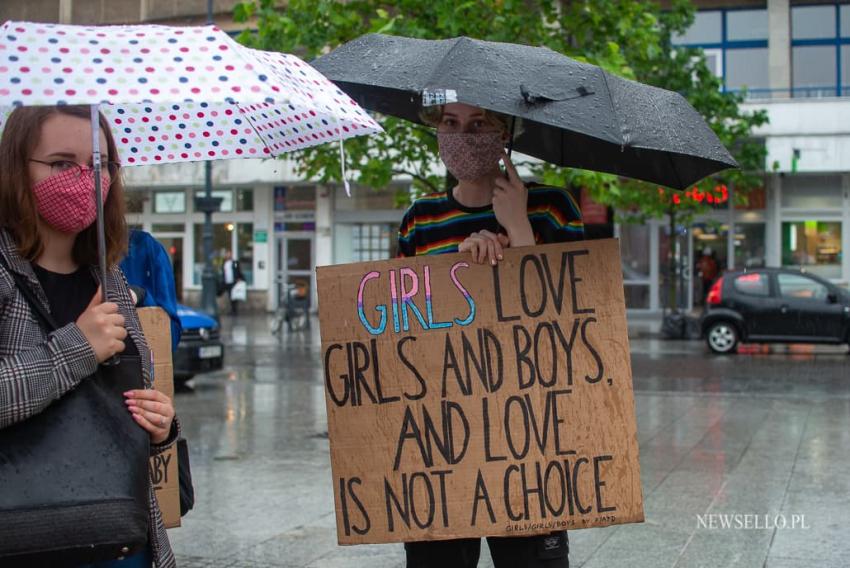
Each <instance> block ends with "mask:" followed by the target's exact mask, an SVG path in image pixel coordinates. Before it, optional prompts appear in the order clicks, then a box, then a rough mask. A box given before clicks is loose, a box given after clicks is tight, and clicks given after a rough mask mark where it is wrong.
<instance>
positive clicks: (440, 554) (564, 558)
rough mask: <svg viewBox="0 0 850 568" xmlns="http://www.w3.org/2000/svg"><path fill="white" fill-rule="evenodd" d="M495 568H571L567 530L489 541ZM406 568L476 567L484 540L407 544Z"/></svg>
mask: <svg viewBox="0 0 850 568" xmlns="http://www.w3.org/2000/svg"><path fill="white" fill-rule="evenodd" d="M487 545H488V546H489V547H490V556H491V557H492V558H493V565H494V566H495V568H569V566H570V559H569V553H570V544H569V540H568V539H567V533H566V531H562V532H556V533H552V534H546V535H538V536H525V537H504V538H503V537H494V536H491V537H489V538H487ZM404 549H405V551H406V552H407V568H475V567H476V566H478V557H479V556H480V555H481V539H480V538H471V539H458V540H434V541H427V542H408V543H405V545H404Z"/></svg>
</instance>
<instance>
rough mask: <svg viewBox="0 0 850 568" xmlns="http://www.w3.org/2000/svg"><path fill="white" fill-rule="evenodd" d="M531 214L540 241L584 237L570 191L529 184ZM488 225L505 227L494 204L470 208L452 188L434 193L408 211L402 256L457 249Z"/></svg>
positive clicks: (400, 233) (401, 233)
mask: <svg viewBox="0 0 850 568" xmlns="http://www.w3.org/2000/svg"><path fill="white" fill-rule="evenodd" d="M528 218H529V220H530V221H531V228H532V230H533V231H534V238H535V240H536V242H537V243H538V244H544V243H561V242H566V241H580V240H582V239H583V238H584V225H582V222H581V211H580V210H579V205H578V203H577V202H576V199H575V197H574V196H573V195H572V193H571V192H570V191H569V190H566V189H562V188H557V187H548V186H532V185H529V187H528ZM485 229H486V230H488V231H492V232H494V233H498V232H502V233H504V232H505V231H504V229H502V228H500V227H499V223H498V222H497V221H496V215H495V213H493V207H492V206H491V205H487V206H484V207H465V206H463V205H461V204H460V203H458V202H457V201H456V200H455V199H454V196H453V195H452V192H450V191H449V192H441V193H432V194H430V195H426V196H425V197H421V198H420V199H417V200H416V201H415V202H414V203H413V205H411V206H410V208H409V209H408V210H407V213H405V214H404V219H402V221H401V226H400V227H399V230H398V255H399V256H419V255H423V254H444V253H449V252H457V248H458V246H459V245H460V243H462V242H463V241H464V239H466V238H467V237H468V236H469V235H470V234H472V233H474V232H476V231H481V230H485Z"/></svg>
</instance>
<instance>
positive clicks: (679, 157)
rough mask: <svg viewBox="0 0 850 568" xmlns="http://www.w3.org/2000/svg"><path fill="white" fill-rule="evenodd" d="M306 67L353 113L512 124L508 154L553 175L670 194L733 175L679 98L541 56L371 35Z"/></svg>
mask: <svg viewBox="0 0 850 568" xmlns="http://www.w3.org/2000/svg"><path fill="white" fill-rule="evenodd" d="M312 65H313V66H314V67H315V68H316V69H318V70H319V71H320V72H321V73H322V74H323V75H325V76H326V77H327V78H329V79H330V80H332V81H333V82H335V83H336V84H337V85H339V87H340V88H341V89H342V90H343V91H345V92H346V93H347V94H348V95H350V96H351V97H352V98H354V99H355V100H356V101H357V102H358V103H360V105H361V106H363V107H365V108H367V109H369V110H373V111H376V112H380V113H383V114H388V115H393V116H397V117H400V118H404V119H407V120H411V121H416V122H421V119H420V118H419V111H420V105H421V103H422V101H423V99H425V100H426V101H427V102H430V103H440V102H443V101H445V102H461V103H466V104H470V105H474V106H477V107H481V108H485V109H489V110H493V111H496V112H500V113H504V114H507V115H512V116H515V117H520V118H522V121H523V123H522V124H523V131H522V133H521V134H520V136H519V137H518V138H517V139H516V141H515V142H514V148H515V149H516V150H517V151H519V152H522V153H524V154H527V155H530V156H534V157H537V158H540V159H542V160H545V161H547V162H550V163H553V164H556V165H560V166H569V167H574V168H582V169H587V170H595V171H600V172H610V173H613V174H617V175H621V176H626V177H630V178H636V179H641V180H645V181H649V182H652V183H657V184H660V185H664V186H668V187H673V188H676V189H685V188H687V187H689V186H691V185H692V184H693V183H695V182H697V181H699V180H701V179H702V178H704V177H706V176H708V175H710V174H712V173H714V172H718V171H720V170H724V169H727V168H732V167H737V163H736V162H735V160H734V159H733V158H732V156H731V155H730V154H729V152H728V151H727V150H726V148H724V147H723V145H722V144H721V143H720V140H718V138H717V136H716V135H715V134H714V132H713V131H712V130H711V128H709V126H708V125H707V124H706V123H705V121H704V120H703V118H702V117H701V116H700V115H699V113H697V111H696V110H694V108H693V107H692V106H691V105H690V104H689V103H688V102H687V101H686V100H685V99H684V97H682V96H681V95H679V94H678V93H674V92H672V91H667V90H664V89H659V88H657V87H651V86H649V85H644V84H642V83H637V82H635V81H629V80H627V79H623V78H621V77H617V76H616V75H612V74H610V73H606V72H605V71H603V70H602V69H601V68H600V67H597V66H595V65H589V64H586V63H580V62H578V61H576V60H574V59H570V58H569V57H566V56H565V55H561V54H559V53H556V52H554V51H552V50H550V49H547V48H543V47H529V46H525V45H516V44H511V43H496V42H489V41H480V40H475V39H470V38H466V37H460V38H455V39H447V40H422V39H411V38H405V37H397V36H388V35H382V34H369V35H365V36H362V37H360V38H357V39H355V40H354V41H351V42H348V43H346V44H345V45H342V46H340V47H338V48H337V49H335V50H334V51H332V52H330V53H328V54H327V55H324V56H322V57H320V58H318V59H316V60H315V61H314V62H313V63H312Z"/></svg>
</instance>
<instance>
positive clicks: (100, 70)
mask: <svg viewBox="0 0 850 568" xmlns="http://www.w3.org/2000/svg"><path fill="white" fill-rule="evenodd" d="M63 104H75V105H81V104H82V105H91V117H92V119H91V120H92V150H93V164H92V166H93V169H94V170H95V173H94V180H95V193H96V197H97V232H98V247H99V259H100V262H99V264H100V276H101V282H103V283H104V289H103V294H104V300H105V299H106V288H105V283H106V250H105V238H104V228H103V198H102V189H101V176H100V168H101V164H100V148H99V138H98V132H99V128H98V112H99V110H100V111H103V114H104V115H105V116H106V117H107V118H108V119H109V121H110V123H111V126H112V130H113V133H114V135H115V139H116V144H117V145H118V153H119V158H120V161H121V163H122V164H123V165H130V166H132V165H144V164H160V163H170V162H181V161H199V160H213V159H230V158H247V157H258V158H260V157H272V156H279V155H281V154H283V153H285V152H290V151H293V150H298V149H301V148H306V147H309V146H313V145H317V144H322V143H325V142H333V141H339V143H340V151H342V140H343V139H345V138H349V137H352V136H357V135H363V134H372V133H376V132H380V131H381V128H380V126H378V124H377V123H375V121H374V120H372V119H371V118H370V117H369V116H368V115H367V114H366V112H364V110H363V109H362V108H360V107H359V106H358V105H357V103H355V102H354V101H353V100H351V99H350V98H349V97H348V96H347V95H345V94H344V93H343V92H342V91H340V90H339V89H338V88H337V87H336V86H335V85H333V84H332V83H331V82H330V81H328V80H327V79H326V78H325V77H323V76H322V75H321V74H320V73H318V72H317V71H316V70H315V69H313V68H311V67H310V66H309V65H307V64H306V63H304V62H303V61H301V60H300V59H298V58H297V57H295V56H293V55H288V54H284V53H271V52H263V51H257V50H253V49H248V48H246V47H243V46H242V45H240V44H238V43H236V42H235V41H233V40H232V39H231V38H230V37H229V36H228V35H227V34H225V33H224V32H222V31H221V30H219V29H218V28H216V27H214V26H205V27H183V28H178V27H164V26H149V25H148V26H110V27H84V26H69V25H52V24H40V23H30V22H6V23H5V24H3V26H2V27H0V108H2V109H3V110H5V112H0V123H1V122H2V119H3V117H5V116H6V114H7V113H8V112H9V111H10V110H11V108H13V107H16V106H20V105H63ZM343 163H344V161H343Z"/></svg>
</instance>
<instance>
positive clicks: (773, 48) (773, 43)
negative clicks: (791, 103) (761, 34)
mask: <svg viewBox="0 0 850 568" xmlns="http://www.w3.org/2000/svg"><path fill="white" fill-rule="evenodd" d="M767 21H768V40H767V52H768V53H767V60H768V76H769V77H770V88H771V89H774V93H773V95H772V98H787V97H789V96H790V95H791V93H790V90H789V89H790V88H791V7H790V1H789V0H767Z"/></svg>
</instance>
